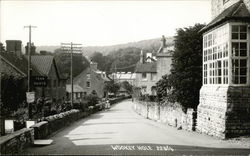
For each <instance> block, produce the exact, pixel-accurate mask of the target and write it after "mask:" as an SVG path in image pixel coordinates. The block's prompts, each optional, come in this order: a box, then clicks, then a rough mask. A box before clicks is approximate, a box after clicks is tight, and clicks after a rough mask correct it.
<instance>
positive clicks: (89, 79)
mask: <svg viewBox="0 0 250 156" xmlns="http://www.w3.org/2000/svg"><path fill="white" fill-rule="evenodd" d="M107 81H110V79H109V78H108V77H106V73H104V72H102V71H99V70H98V69H97V63H94V62H91V63H90V67H88V68H86V69H85V70H84V71H82V72H81V73H80V74H79V75H78V76H76V77H75V78H74V80H73V83H74V86H75V85H77V86H80V87H81V88H82V90H83V96H85V95H89V94H92V93H93V92H95V93H96V94H97V96H98V97H99V98H103V97H105V92H104V85H105V82H107ZM73 89H74V88H73ZM79 96H81V95H80V94H79ZM77 98H79V97H77Z"/></svg>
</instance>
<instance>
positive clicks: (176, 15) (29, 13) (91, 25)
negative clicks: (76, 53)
mask: <svg viewBox="0 0 250 156" xmlns="http://www.w3.org/2000/svg"><path fill="white" fill-rule="evenodd" d="M210 3H211V2H210V0H194V1H191V0H183V1H181V0H175V1H174V0H172V1H170V0H162V1H143V0H140V1H133V0H130V1H106V0H102V1H79V0H78V1H77V0H73V1H66V0H64V1H58V0H45V1H42V0H41V1H39V0H35V1H31V0H26V1H20V0H18V1H14V0H2V1H0V13H1V14H0V17H1V18H0V32H1V35H0V37H1V38H0V40H1V42H2V43H4V44H5V40H12V39H14V40H21V41H22V42H23V44H24V43H26V42H28V40H29V38H28V37H29V34H28V29H26V28H24V26H26V25H34V26H36V27H37V28H34V29H32V42H34V43H35V45H36V46H41V45H60V44H61V43H65V42H75V43H80V44H82V45H83V46H105V45H114V44H121V43H127V42H135V41H140V40H145V39H152V38H159V37H161V36H162V35H165V36H173V35H175V34H176V29H177V28H183V27H188V26H192V25H194V24H195V23H208V22H209V21H210V20H211V4H210Z"/></svg>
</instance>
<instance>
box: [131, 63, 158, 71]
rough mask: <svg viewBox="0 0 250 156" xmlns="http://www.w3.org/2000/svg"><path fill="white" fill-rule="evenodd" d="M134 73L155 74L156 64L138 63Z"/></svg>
mask: <svg viewBox="0 0 250 156" xmlns="http://www.w3.org/2000/svg"><path fill="white" fill-rule="evenodd" d="M135 72H136V73H156V72H157V70H156V62H146V63H138V64H137V66H136V71H135Z"/></svg>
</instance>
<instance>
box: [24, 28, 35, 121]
mask: <svg viewBox="0 0 250 156" xmlns="http://www.w3.org/2000/svg"><path fill="white" fill-rule="evenodd" d="M24 28H29V45H28V91H27V92H30V91H31V87H30V86H31V83H30V80H31V68H30V66H31V54H30V53H31V29H32V28H36V26H32V25H28V26H24ZM28 112H29V115H28V116H29V118H30V114H31V112H30V104H29V102H28Z"/></svg>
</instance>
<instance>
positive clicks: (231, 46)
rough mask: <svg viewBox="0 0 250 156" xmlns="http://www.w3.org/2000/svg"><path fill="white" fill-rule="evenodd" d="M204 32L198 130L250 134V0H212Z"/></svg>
mask: <svg viewBox="0 0 250 156" xmlns="http://www.w3.org/2000/svg"><path fill="white" fill-rule="evenodd" d="M212 18H213V19H212V21H211V22H210V23H208V24H207V25H206V27H205V28H203V29H202V31H201V32H202V33H203V76H202V79H203V84H202V87H201V89H200V103H199V105H198V109H197V131H199V132H201V133H206V134H209V135H214V136H217V137H221V138H225V137H228V136H238V135H245V134H250V118H249V117H250V111H249V110H250V94H249V93H250V70H249V69H250V59H249V57H250V1H249V0H212Z"/></svg>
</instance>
